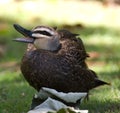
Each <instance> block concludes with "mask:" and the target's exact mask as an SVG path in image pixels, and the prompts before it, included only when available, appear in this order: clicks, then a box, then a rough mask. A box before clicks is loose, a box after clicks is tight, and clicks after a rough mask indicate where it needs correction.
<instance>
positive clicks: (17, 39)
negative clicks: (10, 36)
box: [13, 38, 34, 43]
mask: <svg viewBox="0 0 120 113" xmlns="http://www.w3.org/2000/svg"><path fill="white" fill-rule="evenodd" d="M13 41H16V42H24V43H33V42H34V39H33V38H16V39H14V40H13Z"/></svg>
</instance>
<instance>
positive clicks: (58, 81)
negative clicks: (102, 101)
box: [21, 31, 98, 92]
mask: <svg viewBox="0 0 120 113" xmlns="http://www.w3.org/2000/svg"><path fill="white" fill-rule="evenodd" d="M58 33H59V34H60V35H61V39H60V43H61V48H59V50H58V51H54V52H50V51H46V50H40V49H37V50H36V49H35V48H34V46H33V45H29V49H28V51H27V52H26V53H25V55H24V57H23V59H22V64H21V71H22V73H23V75H24V77H25V79H26V80H27V81H28V82H29V84H30V85H31V86H32V87H34V88H35V89H36V90H37V91H39V90H40V88H41V87H49V88H53V89H56V90H57V91H62V92H71V91H72V92H88V91H89V90H90V89H92V88H94V87H97V86H98V85H97V86H96V83H95V78H97V76H96V74H95V73H94V72H93V71H91V70H90V69H88V67H87V65H86V63H85V59H86V58H87V57H88V54H87V53H86V51H85V48H84V45H83V43H82V41H81V39H77V38H76V37H75V35H74V34H72V33H70V32H68V31H58ZM30 47H31V48H30Z"/></svg>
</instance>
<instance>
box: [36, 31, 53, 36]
mask: <svg viewBox="0 0 120 113" xmlns="http://www.w3.org/2000/svg"><path fill="white" fill-rule="evenodd" d="M34 33H40V34H43V35H47V36H52V34H50V33H49V32H47V31H34Z"/></svg>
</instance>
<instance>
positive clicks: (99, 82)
mask: <svg viewBox="0 0 120 113" xmlns="http://www.w3.org/2000/svg"><path fill="white" fill-rule="evenodd" d="M101 85H111V84H110V83H107V82H105V81H102V80H99V79H98V78H95V87H98V86H101Z"/></svg>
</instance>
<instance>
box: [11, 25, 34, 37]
mask: <svg viewBox="0 0 120 113" xmlns="http://www.w3.org/2000/svg"><path fill="white" fill-rule="evenodd" d="M13 26H14V28H15V29H16V30H17V31H18V32H19V33H21V34H23V35H24V36H25V37H31V38H32V32H31V31H30V30H27V29H25V28H23V27H22V26H20V25H18V24H14V25H13Z"/></svg>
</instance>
